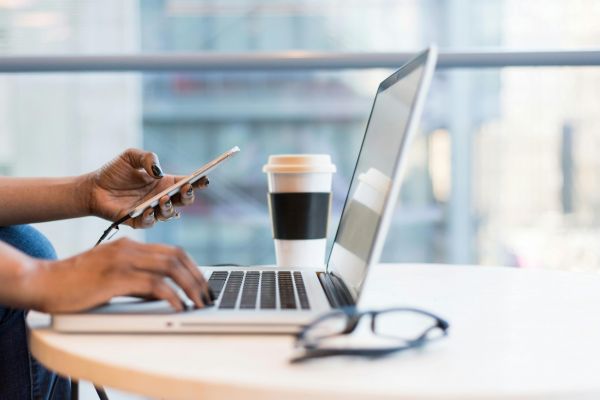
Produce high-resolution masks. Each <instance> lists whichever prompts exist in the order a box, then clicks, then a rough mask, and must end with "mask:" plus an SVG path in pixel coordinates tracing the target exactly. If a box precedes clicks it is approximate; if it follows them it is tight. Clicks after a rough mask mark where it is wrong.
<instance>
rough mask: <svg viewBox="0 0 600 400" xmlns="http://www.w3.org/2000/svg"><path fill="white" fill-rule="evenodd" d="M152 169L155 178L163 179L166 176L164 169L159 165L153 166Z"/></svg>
mask: <svg viewBox="0 0 600 400" xmlns="http://www.w3.org/2000/svg"><path fill="white" fill-rule="evenodd" d="M151 169H152V173H153V174H154V176H155V177H157V178H162V177H163V176H164V174H163V172H162V169H160V166H159V165H158V164H152V167H151Z"/></svg>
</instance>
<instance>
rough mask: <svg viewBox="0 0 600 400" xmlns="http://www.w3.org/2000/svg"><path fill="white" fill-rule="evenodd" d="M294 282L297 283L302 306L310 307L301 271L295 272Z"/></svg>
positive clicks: (304, 308)
mask: <svg viewBox="0 0 600 400" xmlns="http://www.w3.org/2000/svg"><path fill="white" fill-rule="evenodd" d="M294 283H295V284H296V292H297V293H298V300H300V307H301V308H302V309H303V310H308V309H310V304H309V302H308V295H307V294H306V287H305V286H304V280H303V279H302V273H301V272H294Z"/></svg>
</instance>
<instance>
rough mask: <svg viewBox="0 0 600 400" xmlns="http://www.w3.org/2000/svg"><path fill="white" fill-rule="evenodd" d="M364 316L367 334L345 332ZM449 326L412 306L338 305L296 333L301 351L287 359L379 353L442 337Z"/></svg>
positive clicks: (378, 355)
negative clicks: (370, 307)
mask: <svg viewBox="0 0 600 400" xmlns="http://www.w3.org/2000/svg"><path fill="white" fill-rule="evenodd" d="M368 318H370V319H371V321H370V322H371V323H370V334H367V335H365V333H367V332H365V331H364V330H363V331H360V330H359V331H360V332H357V334H356V335H352V336H351V337H349V336H347V335H349V334H350V333H352V332H355V331H357V327H359V325H361V324H360V322H361V321H365V320H367V319H368ZM449 326H450V325H449V324H448V322H447V321H445V320H443V319H442V318H440V317H438V316H436V315H434V314H432V313H430V312H428V311H424V310H419V309H416V308H388V309H383V310H369V311H358V310H357V309H356V308H355V307H349V308H342V309H339V310H335V311H333V312H331V313H328V314H325V315H323V316H321V317H319V318H317V319H316V320H314V321H313V322H311V323H310V324H308V325H306V326H305V327H304V329H303V330H302V331H300V332H299V333H298V334H297V335H296V346H297V347H302V348H303V349H304V354H302V355H300V356H298V357H295V358H293V359H292V360H291V362H292V363H298V362H302V361H306V360H309V359H313V358H322V357H329V356H337V355H355V356H364V357H371V358H377V357H382V356H386V355H388V354H392V353H396V352H399V351H403V350H408V349H414V348H418V347H422V346H424V345H425V344H426V343H428V342H430V341H432V340H436V339H440V338H443V337H445V336H447V334H448V328H449ZM340 339H342V340H340ZM365 339H366V340H365Z"/></svg>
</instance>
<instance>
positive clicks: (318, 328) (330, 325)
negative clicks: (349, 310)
mask: <svg viewBox="0 0 600 400" xmlns="http://www.w3.org/2000/svg"><path fill="white" fill-rule="evenodd" d="M347 321H348V316H347V315H346V314H345V313H343V312H341V311H340V312H335V313H332V314H330V315H328V316H327V317H326V318H323V319H322V320H320V321H318V322H316V323H314V324H313V325H311V326H309V327H308V328H307V330H306V332H305V334H304V340H306V341H307V342H309V343H311V342H316V341H318V340H319V339H322V338H325V337H328V336H333V335H338V334H340V333H342V332H344V330H345V329H346V324H347Z"/></svg>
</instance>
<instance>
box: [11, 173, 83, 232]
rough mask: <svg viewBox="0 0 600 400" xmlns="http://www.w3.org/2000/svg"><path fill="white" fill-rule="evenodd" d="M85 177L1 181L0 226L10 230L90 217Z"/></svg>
mask: <svg viewBox="0 0 600 400" xmlns="http://www.w3.org/2000/svg"><path fill="white" fill-rule="evenodd" d="M87 182H88V180H87V179H86V176H81V177H69V178H7V177H0V225H2V226H9V225H17V224H27V223H34V222H45V221H53V220H59V219H67V218H76V217H83V216H86V215H89V213H90V211H89V201H88V197H89V188H88V187H87Z"/></svg>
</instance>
